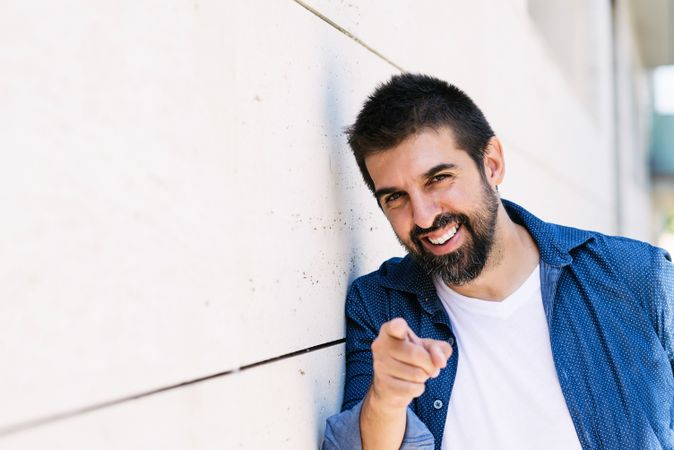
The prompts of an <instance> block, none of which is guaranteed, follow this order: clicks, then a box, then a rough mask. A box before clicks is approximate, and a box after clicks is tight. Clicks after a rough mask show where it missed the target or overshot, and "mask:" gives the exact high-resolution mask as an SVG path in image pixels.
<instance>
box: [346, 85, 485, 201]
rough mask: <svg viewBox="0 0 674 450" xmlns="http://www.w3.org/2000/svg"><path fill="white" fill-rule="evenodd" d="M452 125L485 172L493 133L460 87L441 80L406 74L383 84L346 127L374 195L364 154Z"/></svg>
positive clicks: (461, 144) (463, 146)
mask: <svg viewBox="0 0 674 450" xmlns="http://www.w3.org/2000/svg"><path fill="white" fill-rule="evenodd" d="M442 126H447V127H449V128H450V129H451V130H452V132H453V134H454V138H455V139H456V144H457V146H458V147H459V148H460V149H461V150H464V151H466V152H467V153H468V154H469V155H470V157H471V158H472V159H473V161H474V162H475V164H477V167H478V170H480V173H482V171H481V167H482V162H483V160H484V152H485V149H486V147H487V144H488V143H489V140H490V139H491V138H492V137H493V136H494V132H493V131H492V129H491V126H490V125H489V122H487V119H486V118H485V117H484V114H482V111H481V110H480V108H478V107H477V105H475V103H473V101H472V100H471V99H470V97H468V96H467V95H466V94H465V93H464V92H463V91H462V90H461V89H459V88H457V87H456V86H454V85H452V84H449V83H447V82H446V81H442V80H439V79H437V78H434V77H431V76H428V75H421V74H411V73H403V74H400V75H394V76H393V77H392V78H391V79H390V80H389V81H387V82H386V83H383V84H380V85H379V86H378V87H377V88H376V89H375V91H374V92H373V93H372V95H370V97H368V99H367V101H366V102H365V104H364V105H363V108H362V109H361V110H360V113H358V117H357V118H356V122H355V123H354V124H353V125H352V126H350V127H348V128H347V129H346V134H347V138H348V142H349V145H350V146H351V150H352V151H353V154H354V156H355V157H356V162H357V163H358V167H359V169H360V172H361V175H362V176H363V180H364V181H365V184H367V186H368V188H370V191H372V192H373V193H374V181H373V180H372V177H370V174H369V173H368V171H367V167H366V166H365V158H367V157H368V156H370V155H372V154H375V153H379V152H382V151H386V150H389V149H391V148H392V147H395V146H396V145H398V144H400V143H401V142H402V141H404V140H405V139H406V138H408V137H409V136H411V135H413V134H416V133H418V132H420V131H422V130H424V129H426V128H431V129H437V128H439V127H442Z"/></svg>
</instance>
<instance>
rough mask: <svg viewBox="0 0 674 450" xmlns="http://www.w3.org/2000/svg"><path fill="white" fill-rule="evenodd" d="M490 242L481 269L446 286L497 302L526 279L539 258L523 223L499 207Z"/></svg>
mask: <svg viewBox="0 0 674 450" xmlns="http://www.w3.org/2000/svg"><path fill="white" fill-rule="evenodd" d="M496 224H497V225H496V232H495V234H494V245H493V247H492V249H491V252H490V254H489V258H488V259H487V263H486V264H485V267H484V269H483V270H482V272H481V273H480V275H479V276H478V277H477V278H476V279H474V280H473V281H471V282H469V283H466V284H463V285H460V286H450V287H451V288H452V289H453V290H455V291H456V292H458V293H459V294H461V295H464V296H466V297H472V298H479V299H481V300H492V301H501V300H503V299H505V298H506V297H508V296H509V295H510V294H512V293H513V292H515V291H516V290H517V288H519V287H520V286H521V285H522V283H524V282H525V281H526V279H527V278H528V277H529V275H530V274H531V272H532V271H533V270H534V268H535V267H536V265H537V264H538V260H539V252H538V248H537V247H536V243H535V242H534V240H533V239H532V238H531V235H530V234H529V232H528V231H527V230H526V228H524V227H523V226H520V225H518V224H516V223H515V222H513V221H512V220H511V219H510V217H509V216H508V213H507V212H506V210H505V208H504V207H503V205H500V206H499V209H498V218H497V221H496Z"/></svg>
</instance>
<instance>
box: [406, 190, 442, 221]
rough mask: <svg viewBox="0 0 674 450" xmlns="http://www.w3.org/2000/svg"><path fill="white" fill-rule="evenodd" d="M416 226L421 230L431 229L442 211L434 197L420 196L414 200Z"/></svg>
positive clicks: (413, 212)
mask: <svg viewBox="0 0 674 450" xmlns="http://www.w3.org/2000/svg"><path fill="white" fill-rule="evenodd" d="M412 214H413V215H414V224H415V225H416V226H418V227H419V228H431V227H432V226H433V222H435V218H436V217H437V216H438V214H440V209H439V207H438V205H437V203H436V202H435V200H434V199H433V198H432V197H426V196H418V197H417V198H414V199H412Z"/></svg>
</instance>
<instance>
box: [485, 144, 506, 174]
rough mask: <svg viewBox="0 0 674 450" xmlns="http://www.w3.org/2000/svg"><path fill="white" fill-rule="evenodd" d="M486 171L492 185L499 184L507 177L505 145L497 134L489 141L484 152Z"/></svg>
mask: <svg viewBox="0 0 674 450" xmlns="http://www.w3.org/2000/svg"><path fill="white" fill-rule="evenodd" d="M484 173H485V175H486V179H487V181H488V182H489V184H490V185H491V186H492V187H495V186H498V185H499V184H501V183H502V182H503V178H504V177H505V159H503V146H502V145H501V141H500V140H499V138H497V137H496V136H494V137H492V138H491V139H490V140H489V142H488V143H487V148H486V150H485V152H484Z"/></svg>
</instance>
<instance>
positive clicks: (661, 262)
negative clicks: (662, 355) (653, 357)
mask: <svg viewBox="0 0 674 450" xmlns="http://www.w3.org/2000/svg"><path fill="white" fill-rule="evenodd" d="M652 276H653V277H654V280H653V283H652V291H651V301H650V304H651V305H652V306H651V308H650V315H651V321H652V323H653V325H654V327H655V331H656V333H657V335H658V337H659V339H660V342H661V343H662V347H663V348H664V349H665V352H666V353H667V356H668V357H669V363H670V365H671V366H672V374H674V265H672V262H671V257H670V255H669V254H668V253H667V252H665V251H663V250H661V249H656V255H655V258H654V262H653V268H652Z"/></svg>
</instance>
